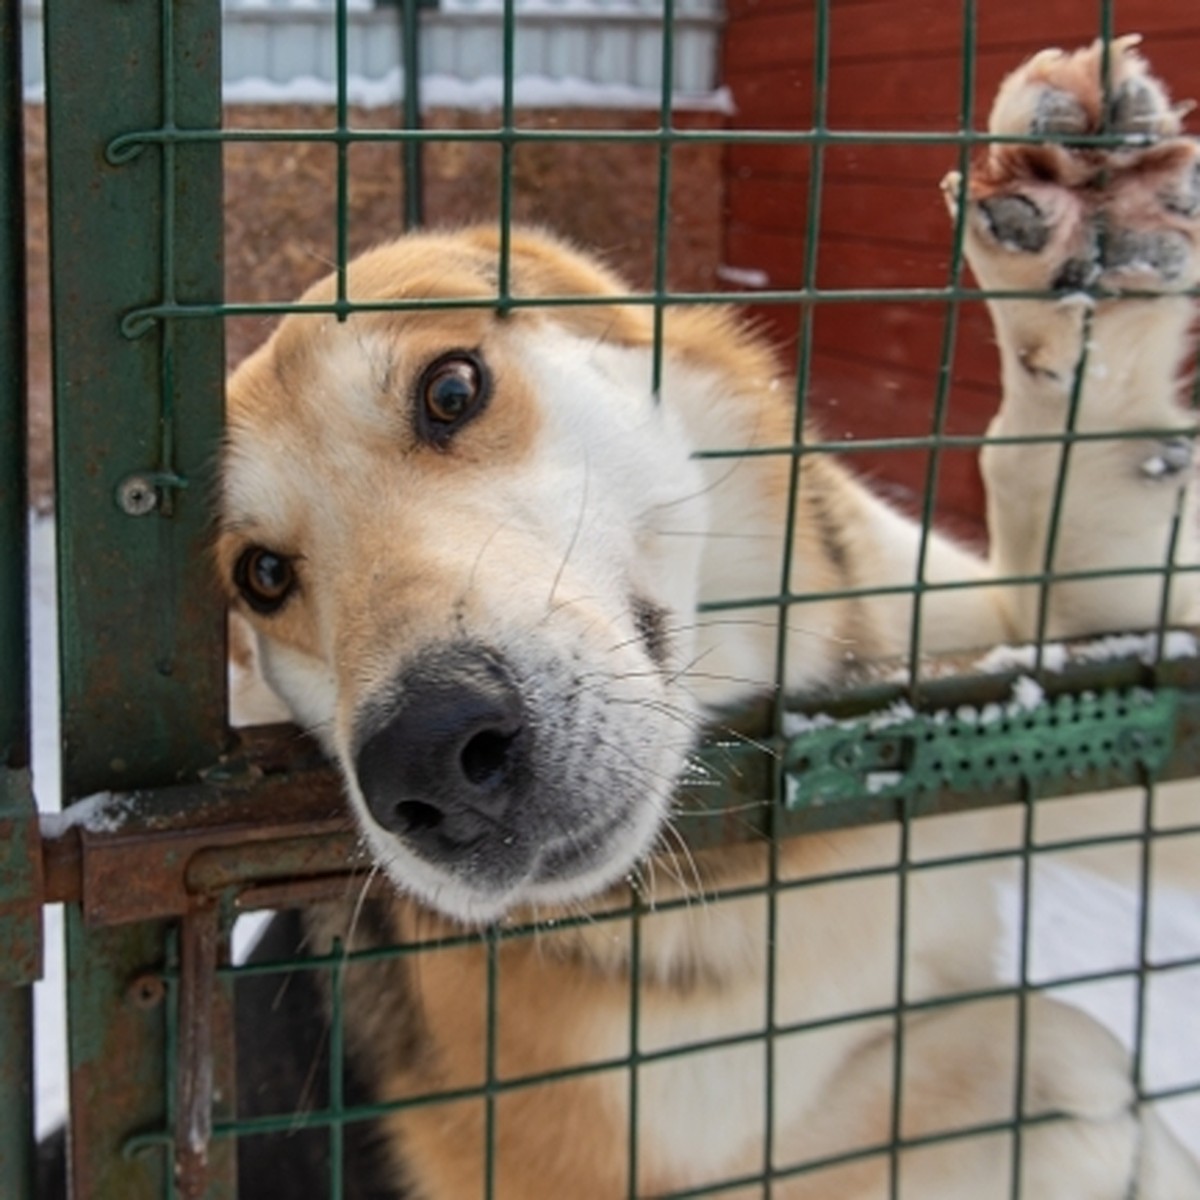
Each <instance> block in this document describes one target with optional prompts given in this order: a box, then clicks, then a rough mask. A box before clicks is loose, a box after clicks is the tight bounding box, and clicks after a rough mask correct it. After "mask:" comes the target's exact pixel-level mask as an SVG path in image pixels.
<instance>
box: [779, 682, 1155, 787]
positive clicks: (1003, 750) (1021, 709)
mask: <svg viewBox="0 0 1200 1200" xmlns="http://www.w3.org/2000/svg"><path fill="white" fill-rule="evenodd" d="M1177 714H1178V694H1177V693H1176V692H1175V691H1174V690H1172V689H1168V688H1162V689H1158V690H1155V691H1149V690H1144V689H1134V690H1130V691H1112V692H1101V693H1093V692H1087V693H1084V694H1082V695H1070V694H1068V695H1062V696H1058V697H1055V698H1054V699H1052V700H1049V701H1045V700H1041V699H1040V698H1039V700H1038V702H1037V703H1034V704H1027V703H1025V702H1023V701H1022V700H1021V699H1020V698H1019V690H1018V698H1017V699H1014V700H1012V701H1010V702H1009V703H1007V704H995V703H994V704H990V705H986V706H985V707H983V708H982V709H976V708H969V707H964V708H962V709H960V710H959V711H957V712H950V711H942V712H937V713H916V712H913V710H912V709H911V708H909V707H908V706H907V705H904V704H900V705H896V706H894V707H893V708H891V709H889V710H884V711H883V712H879V713H875V714H873V715H871V716H868V717H863V718H860V719H858V720H855V721H846V722H832V723H831V724H830V725H828V726H827V727H819V726H820V723H819V722H818V727H817V728H813V729H810V730H806V731H805V732H803V733H800V734H798V735H796V736H795V737H793V738H792V739H791V740H790V741H789V742H788V744H787V747H786V750H785V752H784V768H785V770H786V772H787V805H788V807H789V808H793V809H801V808H823V807H828V806H830V805H838V804H846V803H852V802H854V801H857V800H859V799H860V798H861V797H863V796H875V797H878V798H879V799H882V800H898V799H903V798H908V797H914V796H916V795H918V794H920V793H935V792H942V791H949V792H956V791H958V792H980V791H988V790H992V789H999V788H1003V787H1006V786H1012V785H1014V784H1016V783H1021V782H1027V783H1036V784H1037V785H1039V787H1040V788H1043V789H1044V790H1047V791H1052V790H1053V784H1054V783H1055V782H1056V781H1058V780H1061V779H1064V778H1068V777H1072V776H1074V777H1075V778H1082V777H1084V776H1087V777H1091V776H1093V775H1094V773H1095V772H1098V771H1102V770H1114V769H1115V770H1121V771H1125V772H1127V773H1129V774H1130V775H1131V776H1132V777H1134V778H1136V777H1137V776H1138V775H1139V774H1140V773H1142V772H1144V773H1145V774H1147V775H1149V776H1151V777H1153V776H1155V775H1157V774H1158V772H1159V771H1160V770H1161V768H1162V767H1163V765H1164V763H1165V762H1166V761H1167V759H1168V757H1169V755H1170V753H1171V750H1172V748H1173V741H1174V731H1175V725H1176V720H1177Z"/></svg>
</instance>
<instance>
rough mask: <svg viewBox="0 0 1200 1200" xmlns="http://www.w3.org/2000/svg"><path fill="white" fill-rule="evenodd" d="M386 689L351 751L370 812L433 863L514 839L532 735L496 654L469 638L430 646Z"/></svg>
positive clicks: (448, 862) (489, 853)
mask: <svg viewBox="0 0 1200 1200" xmlns="http://www.w3.org/2000/svg"><path fill="white" fill-rule="evenodd" d="M391 694H392V699H391V700H389V701H388V702H386V703H385V704H383V705H375V706H374V707H373V708H372V709H371V710H369V711H368V712H367V713H366V714H365V715H364V717H363V718H362V719H360V721H359V728H360V729H361V730H363V733H362V734H360V737H359V749H358V750H357V752H356V753H355V756H354V770H355V775H356V777H357V779H358V786H359V789H360V791H361V792H362V796H363V799H364V800H365V802H366V805H367V809H368V810H369V812H370V814H371V816H372V817H373V818H374V820H375V821H376V822H377V823H378V824H379V825H380V826H381V827H382V828H383V829H385V830H386V831H387V832H388V833H391V834H394V835H395V836H397V837H398V838H400V839H401V840H402V841H403V842H404V843H405V844H406V845H407V846H408V847H409V848H410V849H411V850H412V851H413V852H414V853H416V854H418V855H419V856H420V857H421V858H423V859H424V860H425V861H426V862H428V863H430V864H432V865H435V866H447V867H454V866H456V865H461V864H462V862H463V860H465V859H467V858H470V857H472V856H476V855H478V856H480V857H482V858H483V859H485V860H486V859H490V858H493V857H494V856H495V854H496V850H497V846H500V847H502V846H504V845H505V844H506V839H507V845H509V846H510V847H511V846H512V845H513V840H512V838H511V827H512V826H513V824H514V823H513V815H514V814H513V809H514V806H515V804H516V802H517V800H518V798H519V797H521V796H522V795H524V794H526V793H527V792H528V789H529V787H530V784H531V779H532V773H533V772H532V740H533V739H532V732H531V729H530V727H529V721H528V717H527V713H526V710H525V704H524V701H523V699H522V696H521V692H520V690H519V688H518V687H517V686H516V684H515V683H514V682H513V680H512V678H511V675H510V673H509V671H508V669H507V668H506V666H505V664H504V662H503V660H502V659H501V658H500V657H499V656H497V655H496V654H494V653H491V652H489V651H488V650H486V649H483V648H481V647H476V646H471V645H455V646H451V647H446V648H439V649H437V650H434V651H427V652H426V653H425V654H424V655H422V656H421V657H420V658H419V659H417V660H416V661H415V662H413V663H412V664H411V665H410V666H409V667H408V668H407V669H406V670H405V671H404V672H403V673H402V674H401V676H400V677H399V678H398V679H397V680H396V681H395V682H394V685H393V690H392V693H391ZM481 852H482V853H481Z"/></svg>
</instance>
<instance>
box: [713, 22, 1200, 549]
mask: <svg viewBox="0 0 1200 1200" xmlns="http://www.w3.org/2000/svg"><path fill="white" fill-rule="evenodd" d="M962 7H963V6H962V5H961V4H960V3H958V2H957V0H832V6H831V17H830V25H829V50H830V56H829V57H830V67H829V77H828V89H827V113H826V123H827V125H828V127H829V128H831V129H834V130H840V131H848V130H861V131H866V132H876V131H897V130H913V131H924V132H932V131H947V130H955V129H957V128H959V123H960V109H961V106H962V91H963V82H962V74H963V72H962V45H963V14H962ZM977 10H978V17H977V25H976V34H975V42H976V46H977V58H976V79H975V86H974V89H973V96H972V98H971V99H972V103H973V106H974V120H973V124H974V125H975V127H976V128H982V127H983V125H984V123H985V122H986V116H987V110H988V107H989V105H990V102H991V97H992V95H993V94H994V92H995V89H996V87H997V85H998V83H999V82H1000V80H1001V79H1002V78H1003V76H1004V75H1005V74H1006V73H1007V72H1008V71H1009V70H1011V69H1012V68H1013V67H1014V66H1016V65H1017V64H1018V63H1019V62H1020V61H1021V60H1022V59H1023V58H1025V57H1026V56H1027V55H1028V54H1030V53H1032V52H1033V51H1035V50H1037V49H1040V48H1041V47H1043V46H1050V45H1059V46H1064V47H1075V46H1078V45H1082V44H1085V43H1087V42H1089V41H1090V40H1092V38H1094V37H1095V36H1096V34H1097V30H1098V21H1099V12H1100V5H1099V4H1098V3H1095V2H1094V0H1042V3H1040V4H1036V5H1034V4H1010V3H1005V2H1004V0H978V3H977ZM814 17H815V5H814V2H813V0H729V10H728V19H729V23H728V29H727V34H726V39H725V45H724V50H725V59H724V71H723V82H724V83H725V84H726V86H728V87H729V89H730V91H731V93H732V98H733V103H734V108H735V114H736V115H735V116H734V118H733V120H732V125H733V127H735V128H741V129H774V130H805V129H809V128H810V127H811V126H812V123H813V120H814V100H813V96H814V79H813V74H814V72H813V41H814V26H815V21H814ZM1115 19H1116V32H1118V33H1120V32H1127V31H1133V30H1136V31H1139V32H1141V33H1143V34H1144V35H1145V37H1146V45H1145V49H1146V51H1147V53H1148V55H1149V56H1150V58H1151V60H1152V61H1153V63H1154V65H1155V67H1156V69H1157V70H1158V71H1159V73H1160V74H1162V75H1163V76H1164V77H1165V78H1166V79H1167V80H1168V81H1169V82H1170V83H1171V84H1172V85H1173V91H1174V94H1175V96H1176V98H1178V99H1183V98H1186V97H1189V96H1192V97H1196V98H1200V66H1198V64H1200V6H1198V5H1197V4H1196V3H1195V0H1118V3H1117V4H1116V14H1115ZM1196 124H1197V121H1196V120H1195V119H1194V120H1193V122H1192V125H1193V127H1195V126H1196ZM957 153H958V151H957V149H956V148H955V147H954V146H951V145H942V146H895V145H893V146H878V145H876V146H871V145H855V146H845V145H843V146H839V147H828V148H826V150H825V151H824V153H823V155H822V164H821V166H822V186H821V205H820V212H819V214H818V217H819V226H818V228H819V237H818V241H817V251H816V260H815V263H814V264H813V268H812V280H813V282H814V283H815V284H816V285H817V286H818V287H820V288H833V289H847V288H918V287H944V286H946V284H947V282H948V281H949V272H950V258H951V254H950V251H951V238H950V227H949V222H948V219H947V217H946V213H945V209H944V207H943V204H942V200H941V197H940V195H939V192H938V186H937V185H938V181H939V180H940V179H941V177H942V176H943V175H944V173H945V172H946V171H947V170H948V169H951V168H953V167H954V166H955V165H956V155H957ZM811 169H812V157H811V154H810V151H809V150H808V149H807V148H805V147H803V146H749V145H736V146H732V147H731V148H730V149H729V151H728V152H727V156H726V180H727V201H728V224H727V228H726V240H725V251H724V255H723V261H724V263H725V274H726V276H727V277H728V278H732V279H743V280H753V281H755V282H757V283H758V284H760V285H765V286H769V287H772V288H792V287H797V286H799V285H800V284H801V283H802V281H803V280H804V279H805V272H806V259H805V240H806V239H805V232H806V222H807V219H808V211H807V210H808V193H809V186H810V175H811ZM739 290H746V288H745V286H744V284H743V286H742V287H741V288H740V289H739ZM751 290H752V289H751ZM756 315H757V316H759V317H760V319H762V320H763V321H765V322H766V324H767V325H768V327H769V328H771V329H772V330H773V331H774V332H775V333H776V334H777V336H778V337H779V338H780V339H782V340H784V341H786V342H787V343H788V344H789V345H790V346H791V348H792V352H793V353H794V352H795V345H796V338H797V331H798V329H799V327H800V315H799V313H798V312H797V310H796V309H795V307H792V306H789V307H785V308H776V307H767V306H760V308H759V309H757V310H756ZM945 328H946V307H945V305H943V304H930V303H924V304H918V303H912V302H907V303H894V304H883V303H868V304H850V303H835V304H823V305H817V306H816V308H815V315H814V322H813V334H814V336H813V341H812V359H811V388H810V403H811V408H812V411H813V413H814V415H816V416H817V417H818V418H819V419H820V421H821V422H822V424H823V426H824V428H825V431H826V432H827V433H828V434H829V435H831V436H832V437H835V438H842V437H851V438H871V437H886V436H890V435H896V434H918V435H919V434H923V433H928V432H929V431H930V428H931V424H930V422H931V415H932V409H933V399H934V395H935V393H936V388H937V368H938V363H939V359H940V350H941V346H942V342H943V336H944V332H945ZM996 377H997V361H996V354H995V350H994V347H993V345H992V342H991V332H990V326H989V324H988V320H987V316H986V313H985V312H984V311H983V307H982V305H981V304H970V305H965V306H963V308H962V310H961V326H960V330H959V337H958V344H957V353H956V355H955V359H954V369H953V377H952V387H951V393H950V409H949V430H950V431H951V432H956V433H981V432H983V430H984V429H985V427H986V424H987V421H988V419H989V417H990V415H991V413H992V412H993V411H994V409H995V405H996V402H997V384H996ZM852 461H853V462H854V463H855V464H856V465H857V466H858V467H859V468H860V469H861V470H863V471H865V472H868V473H869V474H870V475H871V476H872V477H873V478H874V479H875V480H877V481H879V482H882V483H883V484H884V485H885V486H887V487H892V488H895V489H897V494H898V495H899V496H900V497H901V498H902V499H904V500H906V501H907V502H908V503H909V504H910V506H911V505H912V504H913V503H915V498H916V497H917V496H918V495H919V494H920V493H921V491H922V489H923V486H924V480H925V470H926V461H927V460H926V456H925V454H923V453H917V452H904V453H896V452H890V453H883V452H879V453H875V454H862V455H856V456H854V458H853V459H852ZM940 477H941V487H940V494H939V508H940V512H941V514H942V516H943V518H944V519H945V520H946V521H947V522H948V523H949V524H951V525H954V526H957V527H958V528H959V529H960V530H963V531H965V532H967V533H968V534H972V535H975V534H978V533H979V531H980V521H981V499H982V487H981V484H980V481H979V478H978V472H977V469H976V466H975V455H974V453H973V452H968V451H954V452H947V453H946V454H945V455H944V456H943V460H942V462H941V464H940Z"/></svg>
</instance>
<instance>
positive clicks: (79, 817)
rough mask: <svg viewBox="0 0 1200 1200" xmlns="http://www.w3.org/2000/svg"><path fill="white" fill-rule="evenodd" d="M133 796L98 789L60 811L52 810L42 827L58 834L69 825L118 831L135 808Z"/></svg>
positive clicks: (94, 830) (78, 827)
mask: <svg viewBox="0 0 1200 1200" xmlns="http://www.w3.org/2000/svg"><path fill="white" fill-rule="evenodd" d="M133 803H134V801H133V797H132V796H129V795H125V794H122V793H117V792H97V793H96V794H95V795H94V796H88V797H86V798H85V799H83V800H78V801H76V802H75V803H74V804H71V805H68V807H67V808H66V809H64V810H63V811H62V812H58V813H48V814H47V815H46V816H45V817H43V819H42V827H43V828H44V829H45V830H47V831H48V832H49V833H51V834H53V835H54V836H56V837H57V836H59V835H60V834H63V833H65V832H66V831H67V830H68V829H86V830H87V831H88V833H115V832H116V831H117V830H118V829H120V828H121V826H122V825H124V824H125V822H126V821H127V820H128V819H129V817H130V815H131V813H132V811H133Z"/></svg>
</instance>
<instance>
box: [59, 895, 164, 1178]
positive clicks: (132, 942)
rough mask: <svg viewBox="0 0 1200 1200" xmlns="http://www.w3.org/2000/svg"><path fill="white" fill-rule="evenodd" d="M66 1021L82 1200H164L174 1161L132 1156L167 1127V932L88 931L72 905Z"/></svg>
mask: <svg viewBox="0 0 1200 1200" xmlns="http://www.w3.org/2000/svg"><path fill="white" fill-rule="evenodd" d="M66 916H67V922H66V927H67V984H68V987H67V1016H68V1030H69V1047H70V1067H71V1094H70V1102H71V1151H70V1152H71V1163H72V1174H73V1180H74V1184H75V1187H76V1193H75V1194H76V1198H77V1200H108V1198H110V1197H112V1198H114V1200H115V1198H116V1197H120V1200H161V1198H162V1197H164V1196H166V1194H167V1193H166V1191H165V1188H166V1186H167V1181H168V1179H169V1176H170V1155H169V1153H168V1154H166V1155H164V1154H160V1153H157V1152H154V1151H150V1152H147V1153H144V1154H130V1153H127V1152H126V1149H125V1147H126V1143H127V1141H128V1140H129V1138H130V1137H131V1136H132V1135H133V1134H135V1133H137V1132H138V1131H139V1130H142V1129H146V1128H161V1127H165V1125H166V1122H167V1120H168V1108H167V1104H168V1092H167V1078H166V1074H167V1065H166V1050H167V1038H166V1011H167V1008H168V1005H167V1004H166V1003H165V992H164V991H163V990H162V989H158V990H155V989H148V988H145V987H144V986H141V984H142V981H144V980H146V979H147V978H155V977H158V976H161V975H162V973H163V969H164V966H165V964H166V961H167V935H168V926H167V925H166V924H164V923H162V922H144V923H142V924H140V925H134V926H122V927H120V928H116V929H89V928H87V927H86V926H85V925H84V922H83V918H82V916H81V914H80V912H79V910H78V908H77V907H75V906H73V905H68V906H67V909H66Z"/></svg>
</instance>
